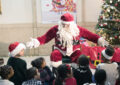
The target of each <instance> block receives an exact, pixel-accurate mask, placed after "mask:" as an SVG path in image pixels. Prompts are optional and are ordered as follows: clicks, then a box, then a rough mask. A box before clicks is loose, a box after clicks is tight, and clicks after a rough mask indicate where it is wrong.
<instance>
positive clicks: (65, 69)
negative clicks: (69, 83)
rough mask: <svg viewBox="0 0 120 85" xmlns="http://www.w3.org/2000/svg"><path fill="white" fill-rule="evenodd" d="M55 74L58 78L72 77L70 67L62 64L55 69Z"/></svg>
mask: <svg viewBox="0 0 120 85" xmlns="http://www.w3.org/2000/svg"><path fill="white" fill-rule="evenodd" d="M57 72H58V75H59V77H61V78H63V79H65V78H67V77H70V76H71V75H72V72H71V67H70V65H68V64H62V65H60V66H59V67H58V68H57Z"/></svg>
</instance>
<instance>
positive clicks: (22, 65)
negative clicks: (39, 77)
mask: <svg viewBox="0 0 120 85" xmlns="http://www.w3.org/2000/svg"><path fill="white" fill-rule="evenodd" d="M25 49H26V47H25V45H24V44H22V43H19V42H14V43H12V44H10V45H9V52H10V53H9V55H10V58H9V59H8V62H7V64H8V65H10V66H12V67H13V70H14V76H13V77H11V78H10V81H12V82H14V84H15V85H21V84H22V82H23V81H25V79H26V68H27V66H26V62H25V61H24V60H22V59H20V57H21V56H23V55H24V50H25Z"/></svg>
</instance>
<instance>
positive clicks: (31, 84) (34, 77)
mask: <svg viewBox="0 0 120 85" xmlns="http://www.w3.org/2000/svg"><path fill="white" fill-rule="evenodd" d="M22 85H42V83H41V81H40V73H39V72H38V69H37V68H36V67H31V68H29V69H28V70H27V81H25V82H23V83H22Z"/></svg>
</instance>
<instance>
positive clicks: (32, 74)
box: [27, 67, 40, 80]
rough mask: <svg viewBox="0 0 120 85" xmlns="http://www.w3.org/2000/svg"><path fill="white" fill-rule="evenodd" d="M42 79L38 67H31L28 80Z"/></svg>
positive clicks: (28, 71)
mask: <svg viewBox="0 0 120 85" xmlns="http://www.w3.org/2000/svg"><path fill="white" fill-rule="evenodd" d="M33 78H34V79H40V73H39V72H38V69H37V68H36V67H31V68H29V69H28V70H27V80H30V79H33Z"/></svg>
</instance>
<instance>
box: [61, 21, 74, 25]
mask: <svg viewBox="0 0 120 85" xmlns="http://www.w3.org/2000/svg"><path fill="white" fill-rule="evenodd" d="M61 22H62V23H64V24H71V23H74V21H68V22H67V21H62V20H61Z"/></svg>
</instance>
